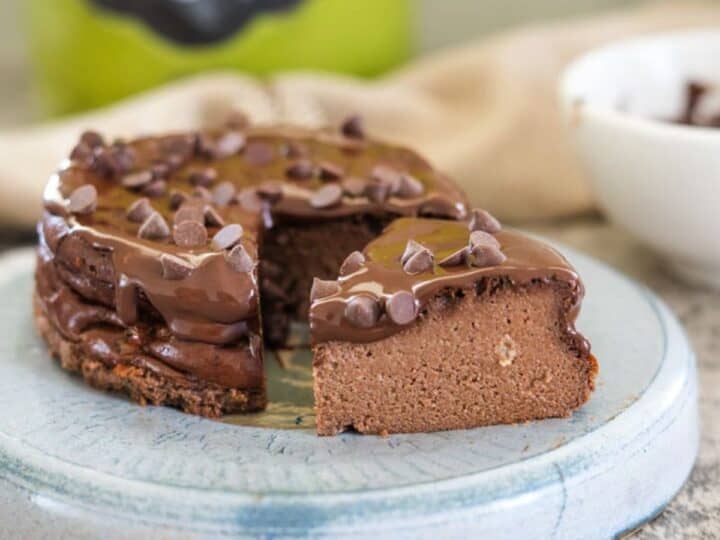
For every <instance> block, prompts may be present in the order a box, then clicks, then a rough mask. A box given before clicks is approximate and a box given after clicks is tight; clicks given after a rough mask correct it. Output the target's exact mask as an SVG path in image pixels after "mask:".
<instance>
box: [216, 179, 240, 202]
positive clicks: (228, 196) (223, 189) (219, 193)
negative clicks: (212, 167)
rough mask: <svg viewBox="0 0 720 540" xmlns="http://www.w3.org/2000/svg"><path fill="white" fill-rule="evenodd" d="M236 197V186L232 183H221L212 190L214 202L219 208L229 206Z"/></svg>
mask: <svg viewBox="0 0 720 540" xmlns="http://www.w3.org/2000/svg"><path fill="white" fill-rule="evenodd" d="M234 196H235V186H234V185H233V183H232V182H229V181H227V180H226V181H225V182H220V183H219V184H218V185H217V186H215V188H213V190H212V202H213V203H214V204H216V205H218V206H227V205H228V204H230V201H232V199H233V197H234Z"/></svg>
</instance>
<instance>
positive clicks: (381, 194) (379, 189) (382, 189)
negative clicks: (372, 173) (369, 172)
mask: <svg viewBox="0 0 720 540" xmlns="http://www.w3.org/2000/svg"><path fill="white" fill-rule="evenodd" d="M365 194H366V195H367V196H368V198H369V199H370V200H371V201H373V202H375V203H378V204H382V203H384V202H385V201H386V200H387V198H388V197H389V196H390V185H389V184H385V183H382V182H377V181H375V182H371V183H369V184H368V185H367V186H366V188H365Z"/></svg>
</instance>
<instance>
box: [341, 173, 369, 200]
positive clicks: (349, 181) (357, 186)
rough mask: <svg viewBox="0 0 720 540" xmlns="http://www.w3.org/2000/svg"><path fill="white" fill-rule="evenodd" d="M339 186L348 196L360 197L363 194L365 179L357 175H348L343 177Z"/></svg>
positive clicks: (365, 186)
mask: <svg viewBox="0 0 720 540" xmlns="http://www.w3.org/2000/svg"><path fill="white" fill-rule="evenodd" d="M340 186H341V187H342V189H343V191H344V192H345V193H346V194H347V195H349V196H350V197H361V196H363V195H364V194H365V189H366V188H367V181H366V180H364V179H363V178H358V177H357V176H350V177H349V178H343V179H342V181H341V182H340Z"/></svg>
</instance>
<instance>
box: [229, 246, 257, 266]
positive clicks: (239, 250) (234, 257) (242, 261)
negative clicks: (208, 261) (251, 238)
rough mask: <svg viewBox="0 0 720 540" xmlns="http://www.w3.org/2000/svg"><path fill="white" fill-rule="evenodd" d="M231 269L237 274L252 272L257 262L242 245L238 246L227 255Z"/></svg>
mask: <svg viewBox="0 0 720 540" xmlns="http://www.w3.org/2000/svg"><path fill="white" fill-rule="evenodd" d="M225 259H226V260H227V262H228V264H229V265H230V268H232V269H233V270H235V271H236V272H250V271H252V269H253V267H254V266H255V262H254V261H253V260H252V257H250V254H249V253H248V252H247V250H246V249H245V247H244V246H243V245H242V244H238V245H236V246H235V247H234V248H232V249H231V250H230V251H228V252H227V254H226V255H225Z"/></svg>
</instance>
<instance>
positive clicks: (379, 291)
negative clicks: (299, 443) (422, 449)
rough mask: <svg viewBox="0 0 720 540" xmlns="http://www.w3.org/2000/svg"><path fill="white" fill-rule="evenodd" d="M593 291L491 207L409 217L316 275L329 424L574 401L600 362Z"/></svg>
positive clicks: (411, 426) (506, 412) (319, 398)
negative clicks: (591, 334) (468, 213)
mask: <svg viewBox="0 0 720 540" xmlns="http://www.w3.org/2000/svg"><path fill="white" fill-rule="evenodd" d="M582 296H583V286H582V283H581V281H580V279H579V277H578V275H577V273H576V272H575V270H574V269H573V268H572V266H570V264H569V263H568V262H567V261H566V260H565V259H564V258H563V257H562V256H561V255H560V254H558V253H557V252H556V251H555V250H554V249H552V248H550V247H549V246H547V245H545V244H543V243H541V242H539V241H537V240H534V239H532V238H529V237H527V236H525V235H522V234H520V233H517V232H514V231H505V230H502V231H501V230H500V226H499V224H498V223H497V221H495V220H494V219H493V218H492V216H489V214H487V213H485V212H482V211H476V212H474V213H473V216H472V219H471V220H470V221H469V222H464V221H458V222H453V221H443V220H437V219H420V218H401V219H398V220H396V221H395V222H393V223H392V224H391V225H390V226H389V227H388V228H387V230H386V231H385V232H384V233H383V234H382V235H381V236H380V237H379V238H377V239H376V240H374V241H372V242H370V243H369V244H368V246H367V247H366V248H365V249H364V250H363V251H362V252H358V253H356V254H353V255H352V256H351V257H350V258H349V259H348V261H346V263H345V264H344V265H343V269H342V270H341V272H340V276H339V278H338V279H337V280H336V281H326V280H317V281H316V283H315V285H314V287H313V302H312V305H311V308H310V328H311V337H312V340H313V354H314V360H313V377H314V394H315V408H316V419H317V431H318V433H319V434H320V435H333V434H336V433H339V432H341V431H344V430H348V429H354V430H356V431H358V432H360V433H379V434H387V433H397V432H422V431H437V430H448V429H459V428H470V427H476V426H484V425H491V424H500V423H515V422H524V421H529V420H535V419H541V418H549V417H559V416H567V415H569V414H570V413H571V412H572V411H573V410H574V409H576V408H577V407H579V406H580V405H582V404H583V403H585V402H586V401H587V400H588V398H589V396H590V394H591V392H592V391H593V389H594V380H595V375H596V373H597V362H596V361H595V359H594V358H593V357H592V356H591V355H590V348H589V344H588V342H587V340H585V338H583V337H582V336H581V335H580V334H579V333H578V332H577V331H576V330H575V327H574V323H575V319H576V317H577V314H578V311H579V307H580V302H581V299H582Z"/></svg>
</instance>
